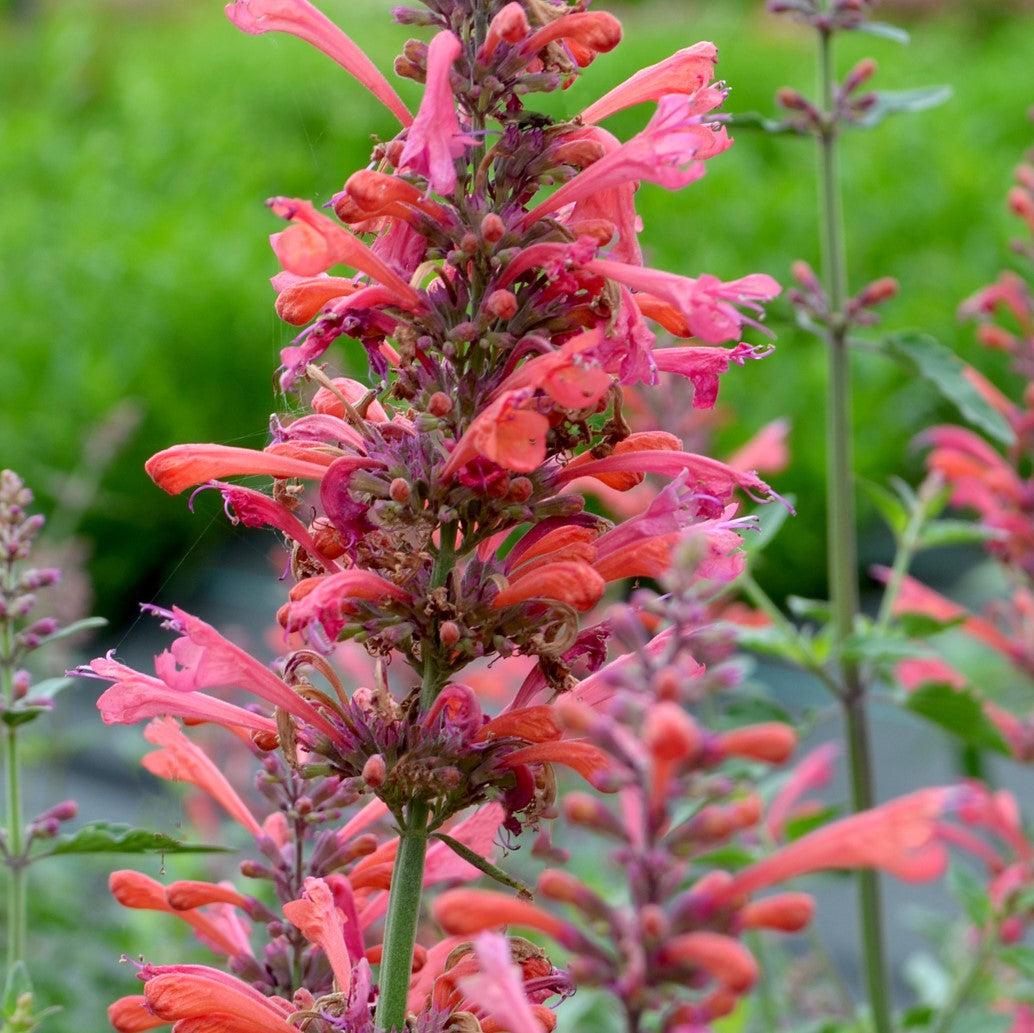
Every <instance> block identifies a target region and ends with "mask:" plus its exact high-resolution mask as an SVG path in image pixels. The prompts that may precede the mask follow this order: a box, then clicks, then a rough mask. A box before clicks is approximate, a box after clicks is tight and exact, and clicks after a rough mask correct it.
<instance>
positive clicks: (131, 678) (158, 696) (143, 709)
mask: <svg viewBox="0 0 1034 1033" xmlns="http://www.w3.org/2000/svg"><path fill="white" fill-rule="evenodd" d="M166 655H167V654H163V656H166ZM165 662H166V661H164V660H162V659H161V658H158V660H157V661H156V666H159V665H160V664H164V663H165ZM169 662H170V663H171V657H170V658H169ZM75 673H76V674H78V675H80V676H81V677H87V678H103V679H105V680H106V681H112V682H113V683H114V684H113V685H111V687H110V688H108V689H106V690H105V691H104V692H103V693H101V696H100V698H99V699H98V700H97V709H98V710H99V711H100V713H101V719H102V720H103V721H104V723H105V724H108V725H111V724H123V725H125V724H136V723H137V722H138V721H143V720H145V719H146V718H151V717H161V716H163V715H168V716H170V717H181V718H183V719H184V720H188V721H195V722H197V721H211V722H212V723H213V724H219V725H223V726H224V727H226V728H231V729H237V728H244V729H247V730H248V731H252V732H263V733H265V734H267V735H275V734H276V723H275V722H274V721H271V720H270V719H269V718H268V717H262V716H260V715H259V714H253V713H252V712H251V711H250V710H245V709H244V708H243V707H238V706H236V705H235V704H233V703H227V702H226V701H225V700H221V699H217V698H216V697H215V696H209V695H207V694H206V693H204V692H183V691H181V690H180V689H174V688H172V687H170V686H169V685H168V684H167V683H166V682H165V681H163V680H162V678H161V677H154V676H153V675H149V674H143V673H141V672H140V671H134V670H133V669H132V668H131V667H127V666H126V665H125V664H122V663H119V662H118V661H117V660H114V659H112V658H111V657H110V656H106V657H98V658H97V659H95V660H92V661H91V662H90V664H89V665H88V666H86V667H81V668H79V669H78V670H77V671H76V672H75Z"/></svg>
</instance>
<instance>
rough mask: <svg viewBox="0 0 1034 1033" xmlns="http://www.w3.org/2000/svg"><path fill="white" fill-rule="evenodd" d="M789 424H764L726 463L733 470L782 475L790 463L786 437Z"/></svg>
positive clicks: (780, 422) (784, 422)
mask: <svg viewBox="0 0 1034 1033" xmlns="http://www.w3.org/2000/svg"><path fill="white" fill-rule="evenodd" d="M789 434H790V424H789V423H788V421H786V420H773V421H772V422H771V423H768V424H766V425H765V426H764V427H762V428H761V430H759V431H758V432H757V434H755V435H754V437H752V438H751V439H750V440H749V441H748V442H747V443H746V444H745V445H742V446H741V447H740V448H738V449H737V450H736V451H735V452H733V454H732V455H731V456H729V458H728V459H726V462H727V463H728V464H729V466H731V467H732V468H733V469H734V470H758V471H760V472H761V473H782V472H783V470H785V469H786V467H787V466H788V465H789V463H790V451H789V448H788V447H787V437H788V436H789Z"/></svg>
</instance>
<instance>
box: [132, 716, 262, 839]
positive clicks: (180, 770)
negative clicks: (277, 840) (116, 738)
mask: <svg viewBox="0 0 1034 1033" xmlns="http://www.w3.org/2000/svg"><path fill="white" fill-rule="evenodd" d="M144 738H145V739H147V741H148V742H150V743H153V744H154V745H155V746H158V747H160V749H157V750H154V751H153V752H151V753H148V754H146V755H145V756H144V758H143V760H142V761H141V763H142V764H143V766H144V767H145V768H146V769H147V770H148V771H150V772H151V774H152V775H157V776H158V777H159V778H164V779H168V780H170V781H175V782H189V783H190V784H191V785H195V786H197V787H198V788H199V789H201V790H203V791H204V792H206V793H208V795H209V796H211V797H212V798H213V799H214V800H216V801H218V802H219V803H220V804H221V805H222V807H223V808H224V809H225V810H226V812H227V814H229V815H230V816H231V817H232V818H234V819H235V820H236V821H239V822H240V823H241V825H243V826H244V827H245V828H246V829H247V830H248V831H249V832H250V833H251V834H252V835H253V836H255V838H256V839H257V838H258V837H259V836H261V835H262V829H261V828H260V826H259V823H258V822H257V821H256V820H255V817H254V815H253V814H252V813H251V811H250V810H249V809H248V806H247V804H245V802H244V801H243V800H242V799H241V798H240V796H239V794H238V793H237V791H236V790H235V789H234V788H233V786H231V785H230V783H229V782H228V781H227V779H226V776H225V775H223V773H222V772H221V771H220V770H219V768H217V767H216V765H215V764H214V763H213V762H212V760H211V759H210V758H209V756H208V754H207V753H205V751H204V750H202V749H201V747H200V746H197V745H196V744H195V743H193V742H191V741H190V740H189V739H188V738H187V737H186V736H185V735H184V734H183V731H182V729H181V728H180V726H179V725H178V724H177V723H176V721H174V720H173V719H172V718H168V717H166V718H156V719H155V720H154V721H152V722H151V723H150V724H149V725H148V726H147V729H146V730H145V731H144Z"/></svg>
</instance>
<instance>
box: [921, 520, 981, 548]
mask: <svg viewBox="0 0 1034 1033" xmlns="http://www.w3.org/2000/svg"><path fill="white" fill-rule="evenodd" d="M1000 537H1001V534H1000V533H999V532H998V531H996V530H995V529H994V528H992V527H984V526H983V525H981V524H975V523H973V522H972V521H970V520H932V521H930V523H928V524H927V525H926V527H924V528H923V531H922V534H920V536H919V541H918V543H917V545H918V547H919V548H920V549H936V548H938V547H940V546H943V545H983V543H984V542H989V541H992V540H993V539H995V538H1000Z"/></svg>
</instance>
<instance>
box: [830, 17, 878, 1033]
mask: <svg viewBox="0 0 1034 1033" xmlns="http://www.w3.org/2000/svg"><path fill="white" fill-rule="evenodd" d="M818 73H819V95H820V98H821V102H822V106H823V125H822V127H821V131H820V133H819V193H820V213H819V214H820V220H821V226H822V249H823V259H824V262H823V266H824V274H825V281H826V292H827V295H828V298H829V307H830V313H831V314H830V322H829V330H828V333H827V342H828V345H829V376H828V381H827V401H826V420H827V435H828V441H827V470H828V474H827V496H826V498H827V509H828V531H829V584H830V601H831V603H832V608H833V632H834V642H835V643H836V644H838V645H839V644H842V643H843V642H844V641H845V639H847V638H848V636H850V635H851V633H852V632H853V630H854V625H855V619H856V617H857V615H858V610H859V603H858V556H857V543H856V533H857V532H856V526H855V511H854V457H853V449H852V438H851V366H850V360H851V357H850V354H849V350H848V340H847V329H848V327H847V320H846V318H845V306H846V302H847V259H846V249H845V244H844V230H843V210H842V203H841V197H840V182H839V175H838V155H837V121H836V104H835V90H836V75H835V69H834V61H833V40H832V35H831V33H830V32H829V31H820V32H819V67H818ZM842 675H843V685H842V690H841V702H842V705H843V714H844V724H845V729H846V736H847V744H848V755H849V758H850V767H851V804H852V808H853V809H854V810H855V811H856V812H857V811H862V810H866V809H868V808H870V807H872V806H873V804H874V803H875V799H874V792H873V776H872V750H871V744H870V740H869V724H868V715H867V713H866V698H865V697H866V691H865V683H864V681H863V679H862V677H861V672H860V671H859V669H858V665H857V664H856V663H854V662H853V661H849V660H848V661H844V662H843V665H842ZM857 881H858V915H859V924H860V929H861V936H862V953H863V962H864V966H865V983H866V988H867V990H868V997H869V1006H870V1009H871V1011H872V1022H873V1027H874V1029H875V1031H876V1033H891V1030H892V1028H893V1027H892V1022H891V1002H890V995H889V992H888V989H887V967H886V961H885V957H884V948H883V916H882V908H881V899H880V897H881V894H880V883H879V878H878V876H877V875H876V873H875V872H873V871H861V872H859V873H858V876H857Z"/></svg>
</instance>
